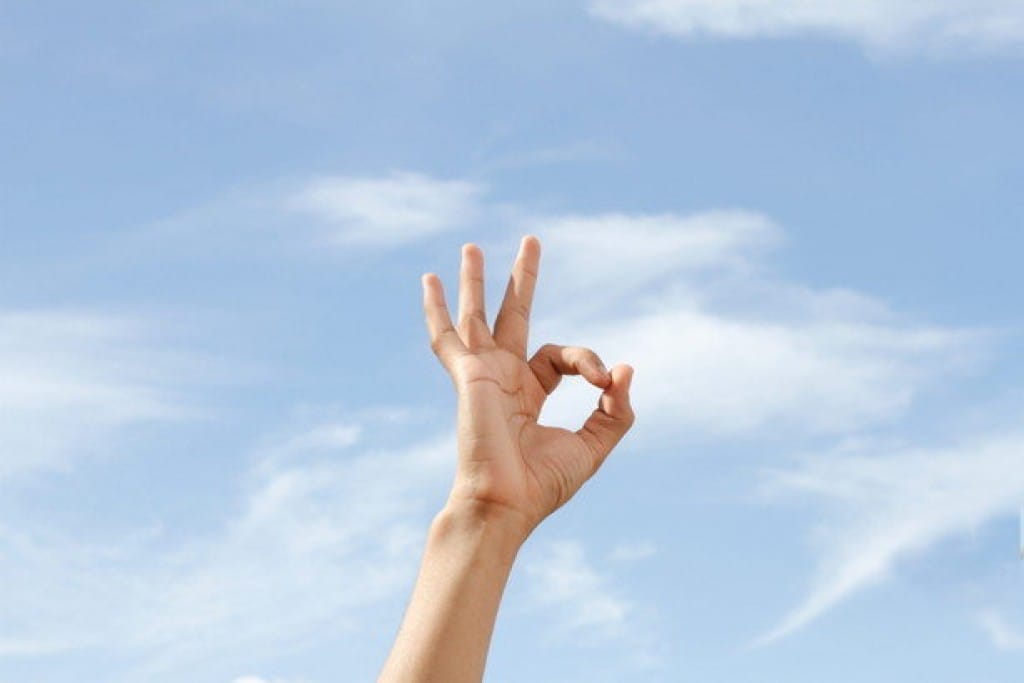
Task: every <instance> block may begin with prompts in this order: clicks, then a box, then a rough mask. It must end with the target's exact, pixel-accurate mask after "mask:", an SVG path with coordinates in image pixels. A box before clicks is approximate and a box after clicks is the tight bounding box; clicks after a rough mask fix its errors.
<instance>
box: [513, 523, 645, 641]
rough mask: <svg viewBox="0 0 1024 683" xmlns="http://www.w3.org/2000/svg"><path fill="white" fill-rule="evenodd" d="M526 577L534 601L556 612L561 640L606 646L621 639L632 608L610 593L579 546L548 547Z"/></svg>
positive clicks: (555, 544) (553, 544)
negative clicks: (586, 641)
mask: <svg viewBox="0 0 1024 683" xmlns="http://www.w3.org/2000/svg"><path fill="white" fill-rule="evenodd" d="M526 573H527V575H528V576H529V577H530V579H531V585H532V598H533V600H534V601H535V602H536V603H537V604H538V605H541V606H543V607H546V608H552V609H553V610H554V611H555V613H556V615H557V616H556V617H555V620H554V624H555V626H554V627H555V630H556V635H558V636H559V637H567V638H570V639H574V640H575V639H577V638H583V639H587V640H591V641H598V642H604V641H612V640H615V639H616V638H617V637H618V636H620V635H622V633H623V630H624V629H625V627H626V623H627V619H628V618H629V616H630V613H631V612H632V611H633V605H632V603H631V602H629V601H628V600H626V599H624V598H622V597H621V596H619V595H617V594H616V593H615V592H614V591H613V590H612V589H611V587H610V585H609V582H608V579H607V578H606V577H604V576H602V575H600V574H599V573H598V572H597V570H596V569H595V568H594V567H593V566H592V565H591V564H590V563H589V562H588V561H587V559H586V556H585V553H584V550H583V546H582V544H580V543H579V542H577V541H552V542H549V543H547V544H546V545H545V546H544V547H543V548H541V549H539V550H538V551H536V553H535V559H534V560H533V561H532V562H528V563H527V564H526Z"/></svg>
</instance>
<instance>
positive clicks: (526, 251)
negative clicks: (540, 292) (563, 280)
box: [494, 235, 540, 359]
mask: <svg viewBox="0 0 1024 683" xmlns="http://www.w3.org/2000/svg"><path fill="white" fill-rule="evenodd" d="M539 268H540V240H539V239H537V238H536V237H534V236H533V235H527V236H526V237H524V238H523V239H522V242H520V244H519V254H518V255H517V256H516V261H515V263H514V264H513V265H512V274H511V275H510V276H509V279H508V287H506V289H505V298H504V299H503V300H502V302H501V310H500V311H498V317H497V319H496V320H495V321H494V341H495V342H497V344H498V346H501V347H504V348H506V349H508V350H509V351H512V352H513V353H515V354H516V355H517V356H519V357H520V358H523V359H525V358H526V341H527V338H528V336H529V331H530V308H531V307H532V306H533V291H534V289H535V288H536V285H537V272H538V269H539Z"/></svg>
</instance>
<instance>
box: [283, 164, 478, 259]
mask: <svg viewBox="0 0 1024 683" xmlns="http://www.w3.org/2000/svg"><path fill="white" fill-rule="evenodd" d="M482 194H483V187H482V186H481V185H479V184H478V183H474V182H468V181H464V180H439V179H436V178H431V177H428V176H425V175H421V174H418V173H408V172H405V173H393V174H392V175H390V176H387V177H383V178H352V177H323V178H314V179H313V180H311V181H310V182H308V183H307V184H306V185H305V186H304V187H303V188H301V189H300V190H298V191H296V192H294V193H292V194H291V195H289V196H288V197H287V199H286V201H285V206H286V207H287V208H288V209H290V210H293V211H297V212H299V213H302V214H306V215H308V216H310V217H312V218H314V219H316V220H318V221H319V222H320V223H321V224H322V225H323V226H324V228H325V234H326V237H327V238H328V239H329V240H330V241H332V242H334V243H337V244H341V245H344V244H359V245H374V246H394V245H398V244H406V243H409V242H414V241H418V240H421V239H423V238H425V237H429V236H432V235H436V234H437V233H440V232H443V231H445V230H451V229H453V228H458V227H462V226H464V225H466V224H467V223H468V222H469V221H471V220H472V219H473V218H474V217H476V215H477V213H478V212H479V208H480V207H479V200H480V196H481V195H482Z"/></svg>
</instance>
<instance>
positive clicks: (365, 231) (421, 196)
mask: <svg viewBox="0 0 1024 683" xmlns="http://www.w3.org/2000/svg"><path fill="white" fill-rule="evenodd" d="M485 193H486V188H485V187H484V186H483V185H482V184H480V183H477V182H473V181H469V180H445V179H440V178H435V177H431V176H428V175H424V174H421V173H412V172H407V171H402V172H395V173H391V174H390V175H383V176H341V175H321V176H313V177H310V178H306V179H304V180H301V181H279V182H277V183H270V184H268V185H266V186H263V187H244V188H239V189H235V190H233V191H230V192H227V193H225V194H224V195H223V196H221V197H219V198H217V199H215V200H213V201H210V202H208V203H206V204H204V205H200V206H197V207H194V208H191V209H189V210H187V211H182V212H180V213H178V214H176V215H173V216H170V217H168V218H166V219H163V220H160V221H157V222H155V223H153V224H151V225H149V226H147V227H145V228H143V229H141V230H138V231H136V232H134V233H133V234H132V235H131V236H130V237H126V238H125V239H123V240H120V241H119V243H118V245H117V248H118V249H125V248H126V245H127V247H128V248H131V247H132V246H133V245H134V248H135V249H145V250H146V251H152V250H153V249H154V248H159V250H160V253H161V254H162V255H164V256H165V257H166V256H167V255H168V254H178V255H184V256H188V257H192V258H195V257H210V256H216V257H217V258H218V260H219V261H223V260H224V259H228V258H237V257H248V258H252V257H272V258H275V259H276V258H280V257H281V256H282V255H287V254H291V255H300V254H307V255H308V252H309V251H310V250H311V249H315V250H319V249H320V248H321V247H323V246H324V245H327V246H330V247H332V248H334V249H337V250H339V251H340V250H344V249H347V248H359V249H390V248H396V247H400V246H404V245H408V244H413V243H416V242H419V241H422V240H426V239H429V238H430V237H434V236H436V235H439V234H442V233H444V232H447V231H453V230H458V229H459V228H462V227H465V226H466V225H467V224H469V223H470V222H472V221H473V220H474V219H475V218H477V217H478V216H480V215H481V212H483V211H484V210H485V208H486V207H485V205H484V202H483V197H484V195H485ZM154 245H157V246H154Z"/></svg>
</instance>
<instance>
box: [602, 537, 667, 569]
mask: <svg viewBox="0 0 1024 683" xmlns="http://www.w3.org/2000/svg"><path fill="white" fill-rule="evenodd" d="M657 552H658V547H657V546H656V545H654V543H652V542H651V541H632V542H622V543H619V544H618V545H616V546H615V547H614V548H612V550H611V552H610V553H608V560H609V561H611V562H617V563H620V564H632V563H634V562H639V561H640V560H646V559H648V558H651V557H654V555H655V554H656V553H657Z"/></svg>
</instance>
